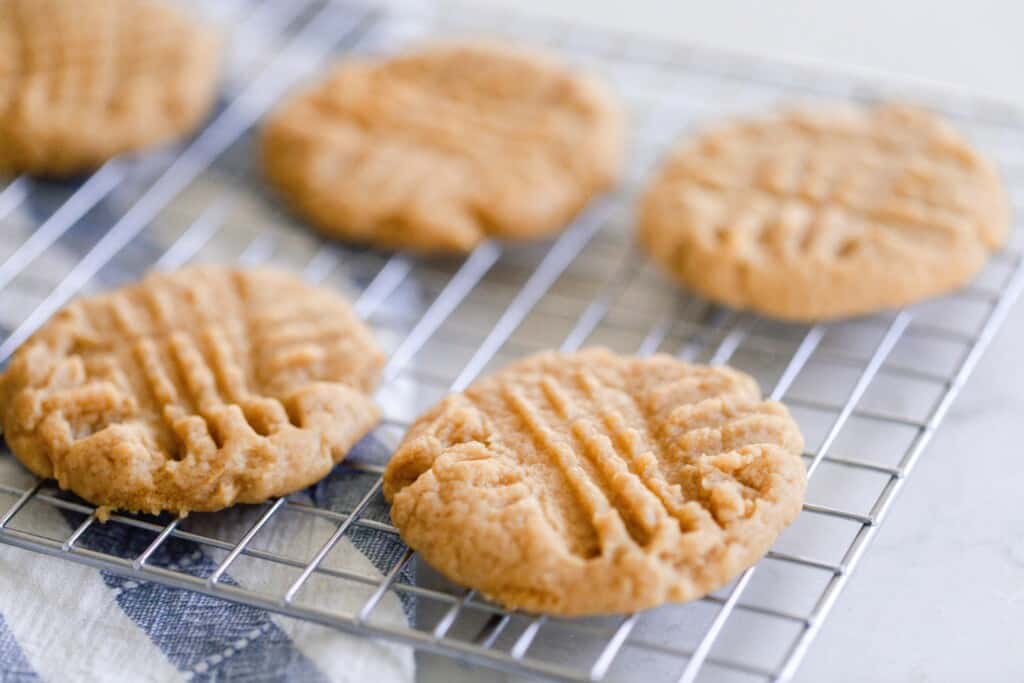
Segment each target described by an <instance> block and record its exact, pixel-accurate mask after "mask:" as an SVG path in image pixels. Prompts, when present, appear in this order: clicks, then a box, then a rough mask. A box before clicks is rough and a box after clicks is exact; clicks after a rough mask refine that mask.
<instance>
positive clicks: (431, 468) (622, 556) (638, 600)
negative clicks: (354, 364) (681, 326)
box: [384, 349, 806, 615]
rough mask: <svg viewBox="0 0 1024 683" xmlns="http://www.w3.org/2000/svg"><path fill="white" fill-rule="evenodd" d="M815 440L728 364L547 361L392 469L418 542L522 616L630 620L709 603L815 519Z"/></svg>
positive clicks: (474, 389)
mask: <svg viewBox="0 0 1024 683" xmlns="http://www.w3.org/2000/svg"><path fill="white" fill-rule="evenodd" d="M802 448H803V439H802V437H801V435H800V431H799V429H798V428H797V426H796V424H795V423H794V421H793V420H792V418H791V417H790V415H789V413H788V412H787V410H786V408H785V407H783V406H782V405H781V404H779V403H775V402H771V401H762V400H761V395H760V391H759V389H758V387H757V384H756V382H755V381H754V380H753V379H752V378H751V377H749V376H747V375H745V374H742V373H740V372H737V371H735V370H732V369H729V368H723V367H706V366H699V365H688V364H687V363H684V362H682V361H679V360H676V359H674V358H671V357H668V356H663V355H659V356H654V357H650V358H629V357H623V356H617V355H615V354H613V353H611V352H609V351H607V350H605V349H588V350H584V351H580V352H578V353H573V354H560V353H542V354H539V355H536V356H533V357H530V358H527V359H525V360H522V361H519V362H517V363H514V364H512V365H510V366H508V367H507V368H505V369H503V370H501V371H499V372H498V373H496V374H494V375H492V376H491V377H488V378H486V379H483V380H480V381H478V382H477V383H475V384H474V385H473V386H471V387H470V388H469V389H468V390H466V391H465V392H464V393H461V394H456V395H451V396H448V397H447V398H445V399H444V400H443V401H441V403H440V404H438V405H437V406H435V407H434V408H433V409H431V410H430V411H429V412H427V413H426V414H425V415H423V416H422V417H421V418H420V419H419V420H418V421H417V422H416V423H415V424H414V425H413V426H412V428H411V429H410V430H409V433H408V435H407V436H406V438H405V440H404V441H403V443H402V445H401V446H400V447H399V448H398V450H397V451H396V453H395V455H394V457H393V458H392V460H391V462H390V463H389V464H388V466H387V469H386V471H385V473H384V493H385V495H386V496H387V498H388V500H390V501H391V505H392V507H391V516H392V519H393V520H394V522H395V524H396V526H397V527H398V528H399V530H400V531H401V533H402V538H403V539H404V540H405V541H406V542H407V543H408V544H409V545H410V546H411V547H412V548H414V549H416V550H417V551H418V552H419V553H420V554H421V555H422V556H423V558H424V559H425V560H426V561H427V562H428V563H430V564H431V565H432V566H433V567H435V568H436V569H438V570H440V571H441V572H442V573H444V574H445V575H447V576H448V577H449V578H451V579H452V580H455V581H458V582H461V583H463V584H465V585H467V586H470V587H472V588H476V589H478V590H480V591H482V592H483V593H484V594H486V595H487V596H489V597H491V598H493V599H494V600H497V601H499V602H501V603H503V604H505V605H507V606H508V607H513V608H523V609H527V610H534V611H538V612H547V613H552V614H563V615H582V614H601V613H612V612H627V611H632V610H637V609H643V608H646V607H652V606H654V605H658V604H660V603H663V602H666V601H684V600H691V599H693V598H697V597H700V596H702V595H704V594H706V593H708V592H710V591H713V590H715V589H716V588H718V587H720V586H722V585H724V584H725V583H727V582H728V581H729V580H730V579H731V578H733V577H734V576H736V574H738V573H739V572H740V571H742V570H743V569H745V568H746V567H749V566H750V565H752V564H753V563H754V562H756V561H757V560H758V559H759V558H760V557H761V556H762V555H763V554H764V553H765V552H766V551H767V550H768V547H769V546H770V545H771V543H772V541H773V540H774V539H775V537H776V535H777V534H778V533H779V532H780V531H781V530H782V528H783V527H785V526H786V525H787V524H789V522H790V521H792V520H793V518H794V517H795V516H796V515H797V513H798V512H799V510H800V506H801V502H802V500H803V492H804V486H805V480H806V477H805V473H804V466H803V462H802V461H801V459H800V453H801V450H802Z"/></svg>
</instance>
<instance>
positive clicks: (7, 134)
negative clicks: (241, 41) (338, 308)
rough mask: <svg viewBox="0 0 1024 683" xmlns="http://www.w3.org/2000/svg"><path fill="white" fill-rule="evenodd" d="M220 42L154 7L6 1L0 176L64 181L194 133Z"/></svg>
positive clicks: (92, 0)
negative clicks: (23, 175)
mask: <svg viewBox="0 0 1024 683" xmlns="http://www.w3.org/2000/svg"><path fill="white" fill-rule="evenodd" d="M219 46H220V41H219V38H218V36H217V35H216V33H215V32H213V31H211V30H209V29H207V28H204V27H203V26H201V25H199V24H197V23H195V22H193V21H192V20H191V19H189V18H188V17H186V16H185V15H184V14H183V13H181V12H180V11H178V10H177V9H175V8H173V7H170V6H168V5H164V4H161V3H158V2H150V1H148V0H0V174H13V173H19V172H27V173H34V174H40V175H51V176H64V175H70V174H73V173H77V172H80V171H85V170H89V169H91V168H93V167H96V166H99V165H100V164H102V163H103V162H104V161H106V160H108V159H110V158H111V157H114V156H116V155H118V154H121V153H123V152H128V151H133V150H138V149H141V148H143V147H148V146H150V145H154V144H158V143H162V142H165V141H167V140H170V139H173V138H176V137H179V136H181V135H184V134H185V133H187V132H189V131H191V130H192V129H193V128H195V127H196V126H197V125H198V124H199V122H200V120H201V119H202V118H203V117H204V115H205V114H206V113H207V111H208V110H209V109H210V106H211V104H212V102H213V97H214V93H215V87H216V83H217V76H218V70H219V68H218V62H219V51H220V50H219Z"/></svg>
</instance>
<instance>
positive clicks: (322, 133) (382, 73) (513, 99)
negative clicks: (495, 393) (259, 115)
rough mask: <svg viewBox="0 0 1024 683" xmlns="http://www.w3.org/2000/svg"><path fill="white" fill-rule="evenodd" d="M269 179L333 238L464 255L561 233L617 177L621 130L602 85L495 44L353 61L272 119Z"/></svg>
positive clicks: (267, 140) (267, 135) (266, 156)
mask: <svg viewBox="0 0 1024 683" xmlns="http://www.w3.org/2000/svg"><path fill="white" fill-rule="evenodd" d="M262 155H263V166H264V170H265V173H266V175H267V178H268V179H269V180H270V182H271V183H272V184H273V185H274V186H276V187H277V189H278V190H280V192H281V194H282V195H283V197H284V198H285V199H286V200H287V201H288V202H289V203H290V204H291V206H292V207H293V208H294V209H295V211H296V212H297V213H298V214H300V215H302V216H303V217H305V218H306V219H308V220H309V221H310V222H311V223H312V224H313V225H314V226H315V227H317V228H319V229H320V230H322V231H323V232H325V233H327V234H328V235H332V236H336V237H341V238H344V239H349V240H353V241H357V242H363V243H368V244H371V245H375V246H379V247H385V248H409V249H416V250H420V251H427V252H438V251H456V252H457V251H466V250H468V249H471V248H472V247H473V246H474V245H476V244H477V243H479V242H480V241H482V240H484V239H486V238H488V237H499V238H504V239H527V238H534V237H540V236H544V235H548V234H551V233H553V232H556V231H558V230H560V229H562V228H563V227H565V225H566V224H567V223H568V222H569V221H570V220H571V219H572V217H573V216H574V215H575V214H576V213H577V212H578V211H580V209H581V208H583V206H584V205H585V204H586V203H587V202H588V201H589V200H590V199H591V198H592V197H594V196H595V195H596V194H598V193H600V192H602V191H603V190H605V189H607V188H608V187H609V186H610V185H611V184H612V183H613V182H614V181H615V179H616V178H617V177H618V174H619V167H620V166H621V164H622V155H623V123H622V113H621V112H620V110H619V106H618V104H617V103H616V102H615V101H614V100H613V98H612V97H611V96H610V95H609V94H608V93H607V92H606V91H605V89H604V88H603V87H601V85H600V84H598V83H597V82H595V81H594V80H592V79H591V78H589V77H587V76H584V75H582V74H579V73H577V72H575V71H573V70H572V69H570V68H569V67H567V66H565V65H564V64H562V63H561V62H559V61H557V60H556V59H554V58H552V57H550V56H548V55H545V54H543V53H537V52H534V51H528V50H525V49H520V48H517V47H514V46H510V45H505V44H501V43H491V42H455V43H444V44H438V45H434V46H432V47H428V48H425V49H422V50H420V51H417V52H412V53H408V54H404V55H401V56H397V57H392V58H389V59H379V60H372V61H370V60H362V59H351V60H346V61H344V62H342V63H341V64H339V65H338V66H337V67H336V68H335V69H334V70H333V71H332V72H331V73H330V75H328V76H327V78H326V79H324V80H323V81H322V82H320V83H318V84H316V85H314V86H313V87H312V88H310V89H308V90H306V91H304V92H301V93H299V94H298V95H296V96H295V97H294V98H292V99H291V100H290V101H289V102H287V103H286V104H284V105H283V106H282V107H281V108H280V109H278V110H277V111H276V112H275V113H273V114H272V115H271V117H270V119H269V121H268V123H267V125H266V127H265V128H264V131H263V141H262Z"/></svg>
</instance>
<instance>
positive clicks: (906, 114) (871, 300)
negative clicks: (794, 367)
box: [638, 105, 1009, 320]
mask: <svg viewBox="0 0 1024 683" xmlns="http://www.w3.org/2000/svg"><path fill="white" fill-rule="evenodd" d="M639 213H640V217H639V223H638V233H639V240H640V242H641V243H643V244H644V245H645V246H646V248H647V250H648V251H649V252H650V254H651V256H652V257H653V258H654V260H655V261H656V262H657V263H658V264H660V265H661V266H662V267H663V268H664V269H665V270H666V271H668V272H669V273H670V274H671V275H672V276H674V277H675V278H676V279H677V280H679V282H681V283H682V284H684V285H686V286H687V287H690V288H692V289H694V290H696V291H697V292H699V293H700V294H702V295H704V296H706V297H708V298H710V299H713V300H715V301H719V302H721V303H724V304H727V305H729V306H732V307H735V308H742V309H752V310H755V311H757V312H760V313H763V314H766V315H769V316H775V317H779V318H788V319H793V320H818V319H828V318H837V317H842V316H850V315H858V314H862V313H870V312H874V311H878V310H880V309H886V308H891V307H897V306H903V305H906V304H909V303H912V302H914V301H917V300H919V299H922V298H926V297H930V296H934V295H937V294H941V293H944V292H947V291H949V290H952V289H955V288H956V287H959V286H961V285H963V284H965V283H966V282H967V281H968V280H970V278H971V277H972V276H973V275H974V274H975V273H976V272H977V271H978V270H979V269H980V268H981V266H982V265H983V264H984V263H985V260H986V258H987V257H988V255H989V253H990V252H991V251H993V250H994V249H997V248H998V247H999V246H1000V245H1001V244H1002V243H1003V241H1004V239H1005V238H1006V234H1007V229H1008V226H1009V208H1008V202H1007V197H1006V195H1005V193H1004V191H1003V188H1002V185H1001V184H1000V181H999V178H998V176H997V174H996V171H995V170H994V168H993V167H992V166H991V165H990V164H989V163H988V162H987V161H986V160H985V159H983V158H982V157H981V156H979V155H978V154H977V153H976V152H975V151H974V150H972V149H971V147H970V146H969V145H968V144H967V142H966V141H965V140H964V139H963V138H962V137H961V136H960V135H959V134H957V133H956V132H955V131H954V130H953V129H952V128H950V127H949V126H948V125H947V124H946V123H944V122H943V121H941V120H939V119H938V118H936V117H935V116H933V115H931V114H929V113H927V112H924V111H921V110H918V109H913V108H910V107H906V106H899V105H886V106H879V107H876V108H872V109H838V108H836V109H822V110H816V111H811V110H807V111H793V112H786V113H782V114H779V115H776V116H772V117H769V118H764V119H755V120H741V121H735V122H733V123H729V124H726V125H723V126H721V127H719V128H715V129H713V130H709V131H707V132H705V133H703V134H700V135H698V136H697V137H696V138H694V139H692V140H687V141H685V142H683V143H682V144H681V145H680V146H679V147H678V148H677V149H676V150H675V151H674V152H673V153H672V154H671V155H670V156H669V158H668V160H667V162H666V163H665V165H664V167H663V168H662V169H661V171H660V173H659V174H658V175H657V177H655V179H654V180H653V181H652V183H651V185H650V187H649V188H648V190H647V192H646V195H645V196H644V197H643V200H642V202H641V205H640V211H639Z"/></svg>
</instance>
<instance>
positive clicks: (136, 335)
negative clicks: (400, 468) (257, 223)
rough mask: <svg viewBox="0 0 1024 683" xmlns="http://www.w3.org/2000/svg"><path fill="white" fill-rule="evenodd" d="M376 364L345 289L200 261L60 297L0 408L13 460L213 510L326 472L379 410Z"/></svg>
mask: <svg viewBox="0 0 1024 683" xmlns="http://www.w3.org/2000/svg"><path fill="white" fill-rule="evenodd" d="M382 364H383V355H382V354H381V352H380V351H379V350H378V349H377V347H376V345H375V343H374V341H373V339H372V338H371V335H370V332H369V330H368V329H367V328H366V327H365V325H364V324H363V323H362V322H361V321H360V320H358V319H357V318H356V316H355V314H354V313H353V312H352V310H351V308H350V307H349V305H348V303H347V302H346V301H345V300H344V299H342V298H341V297H340V296H339V295H337V294H335V293H333V292H331V291H328V290H325V289H318V288H314V287H312V286H309V285H307V284H305V283H304V282H302V281H301V280H299V279H298V278H296V277H294V276H291V275H288V274H285V273H283V272H278V271H274V270H267V269H254V270H235V269H231V268H224V267H218V266H198V267H191V268H186V269H183V270H180V271H176V272H170V273H161V272H154V273H151V274H149V275H147V276H146V277H145V278H144V279H143V280H142V281H141V282H139V283H137V284H133V285H130V286H127V287H124V288H121V289H117V290H114V291H112V292H109V293H106V294H100V295H97V296H91V297H87V298H82V299H79V300H77V301H75V302H73V303H71V304H70V305H68V306H66V307H65V308H64V309H63V310H61V311H60V312H59V313H57V314H56V315H55V316H54V317H53V318H52V319H51V320H50V321H49V322H47V323H46V324H45V325H43V327H42V328H40V330H39V331H38V332H37V333H36V334H35V335H34V336H33V337H31V338H30V339H29V340H28V341H27V342H26V343H25V344H24V345H23V346H22V347H21V348H19V349H18V350H17V351H16V352H15V354H14V356H13V358H12V360H11V363H10V365H9V366H8V368H7V370H6V371H5V372H4V373H3V375H0V415H2V418H3V428H4V436H5V438H6V439H7V443H8V445H9V446H10V449H11V451H12V452H13V453H14V455H15V456H17V458H18V459H19V460H21V462H23V463H24V464H25V465H26V466H27V467H28V468H29V469H30V470H32V471H33V472H34V473H35V474H37V475H39V476H41V477H53V478H55V479H57V481H58V482H59V484H60V486H61V488H65V489H70V490H71V491H73V492H75V493H76V494H78V495H79V496H81V497H82V498H85V499H86V500H88V501H90V502H92V503H94V504H97V505H100V506H103V507H104V510H105V509H108V508H112V509H127V510H132V511H140V512H148V513H157V512H160V511H162V510H170V511H174V512H177V513H181V514H184V513H187V512H188V511H190V510H217V509H220V508H224V507H227V506H229V505H232V504H234V503H256V502H260V501H263V500H266V499H267V498H269V497H272V496H280V495H284V494H286V493H290V492H292V491H295V490H297V489H301V488H303V487H305V486H308V485H310V484H312V483H314V482H316V481H317V480H319V479H320V478H322V477H323V476H324V475H326V474H327V473H328V472H329V471H330V470H331V468H332V467H333V466H334V465H335V463H337V462H338V461H340V460H341V459H342V458H343V457H344V456H345V454H346V452H347V451H348V450H349V448H350V447H351V446H352V445H353V444H354V443H355V442H356V441H358V440H359V439H360V438H361V437H362V436H363V435H365V434H366V433H367V432H368V431H369V430H370V429H371V428H372V427H373V425H374V424H375V423H376V421H377V409H376V407H375V406H374V404H373V402H372V401H371V399H370V396H369V394H370V392H371V391H372V389H373V387H374V385H375V383H376V381H377V377H378V372H379V370H380V367H381V365H382Z"/></svg>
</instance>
